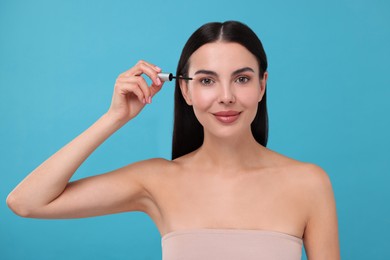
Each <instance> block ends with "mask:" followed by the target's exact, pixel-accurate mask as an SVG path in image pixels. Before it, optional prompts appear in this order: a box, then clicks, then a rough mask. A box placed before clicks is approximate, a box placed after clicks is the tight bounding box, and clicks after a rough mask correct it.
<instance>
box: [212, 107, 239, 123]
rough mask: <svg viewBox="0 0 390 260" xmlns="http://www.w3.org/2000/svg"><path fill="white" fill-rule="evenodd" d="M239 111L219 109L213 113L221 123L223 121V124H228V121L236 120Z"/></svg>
mask: <svg viewBox="0 0 390 260" xmlns="http://www.w3.org/2000/svg"><path fill="white" fill-rule="evenodd" d="M240 114H241V112H238V111H232V110H230V111H220V112H217V113H213V115H214V116H215V118H216V119H217V120H218V121H220V122H222V123H225V124H230V123H233V122H234V121H236V120H237V119H238V117H239V116H240Z"/></svg>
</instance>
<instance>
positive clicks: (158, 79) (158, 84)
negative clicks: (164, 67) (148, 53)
mask: <svg viewBox="0 0 390 260" xmlns="http://www.w3.org/2000/svg"><path fill="white" fill-rule="evenodd" d="M156 81H157V86H160V85H161V80H160V78H159V77H157V79H156Z"/></svg>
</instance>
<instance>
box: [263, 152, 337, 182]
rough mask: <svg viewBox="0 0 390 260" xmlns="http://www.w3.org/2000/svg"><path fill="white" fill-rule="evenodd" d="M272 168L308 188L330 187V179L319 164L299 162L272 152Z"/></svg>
mask: <svg viewBox="0 0 390 260" xmlns="http://www.w3.org/2000/svg"><path fill="white" fill-rule="evenodd" d="M270 154H271V157H272V161H273V164H272V166H271V167H272V168H275V169H277V170H278V171H280V172H282V173H284V175H287V176H289V177H291V179H293V180H294V181H297V182H300V183H302V184H304V185H305V186H307V187H312V188H314V189H316V188H318V187H324V186H329V185H330V179H329V176H328V174H327V173H326V171H325V170H324V169H323V168H322V167H320V166H319V165H317V164H314V163H311V162H303V161H299V160H296V159H293V158H290V157H287V156H285V155H282V154H280V153H277V152H274V151H271V150H270Z"/></svg>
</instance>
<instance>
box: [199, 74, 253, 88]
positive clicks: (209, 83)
mask: <svg viewBox="0 0 390 260" xmlns="http://www.w3.org/2000/svg"><path fill="white" fill-rule="evenodd" d="M250 79H251V78H250V77H248V76H239V77H237V78H236V79H235V80H234V82H236V83H238V84H245V83H248V82H249V81H250ZM242 80H244V81H242ZM206 81H208V83H206ZM199 82H200V83H201V84H202V85H203V86H210V85H212V84H213V83H215V81H214V80H212V79H211V78H201V79H200V80H199Z"/></svg>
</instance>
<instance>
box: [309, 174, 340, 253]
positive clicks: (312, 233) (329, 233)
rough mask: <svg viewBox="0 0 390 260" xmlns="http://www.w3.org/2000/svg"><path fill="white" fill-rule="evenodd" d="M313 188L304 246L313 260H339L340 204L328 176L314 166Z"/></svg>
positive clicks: (311, 185) (312, 175) (311, 187)
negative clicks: (338, 215)
mask: <svg viewBox="0 0 390 260" xmlns="http://www.w3.org/2000/svg"><path fill="white" fill-rule="evenodd" d="M308 185H310V187H309V189H310V195H311V197H310V201H311V203H310V204H311V207H310V210H309V219H308V221H307V225H306V229H305V232H304V237H303V239H304V244H305V250H306V254H307V257H308V259H309V260H338V259H340V248H339V239H338V227H337V214H336V203H335V199H334V195H333V190H332V185H331V183H330V180H329V177H328V175H327V174H326V173H325V172H324V171H323V170H322V169H321V168H319V167H317V166H312V169H311V177H310V181H309V182H308Z"/></svg>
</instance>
